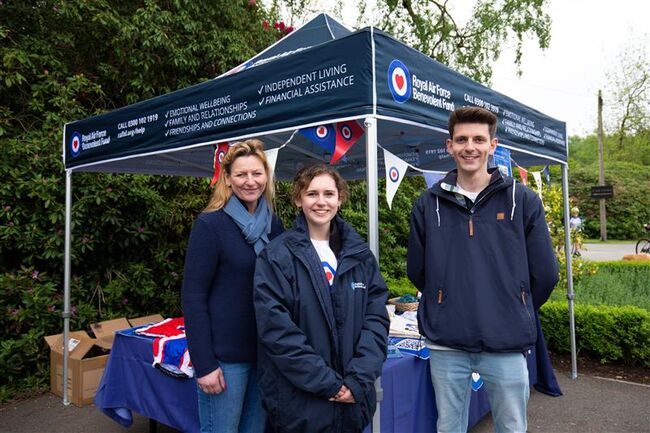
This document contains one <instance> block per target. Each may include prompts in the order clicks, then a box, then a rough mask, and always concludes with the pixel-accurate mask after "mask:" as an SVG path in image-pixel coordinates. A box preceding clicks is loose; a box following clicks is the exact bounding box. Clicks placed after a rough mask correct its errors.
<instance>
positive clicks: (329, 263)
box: [311, 239, 338, 286]
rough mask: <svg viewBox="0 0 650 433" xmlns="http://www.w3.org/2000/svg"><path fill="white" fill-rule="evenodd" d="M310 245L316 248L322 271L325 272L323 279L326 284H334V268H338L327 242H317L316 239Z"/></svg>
mask: <svg viewBox="0 0 650 433" xmlns="http://www.w3.org/2000/svg"><path fill="white" fill-rule="evenodd" d="M311 243H312V245H314V248H316V252H317V253H318V257H319V258H320V262H321V264H322V265H323V271H324V272H325V277H326V278H327V282H328V283H330V286H331V285H332V284H334V277H335V276H336V267H337V266H338V261H337V260H336V255H334V251H332V249H331V248H330V242H329V241H317V240H316V239H312V240H311Z"/></svg>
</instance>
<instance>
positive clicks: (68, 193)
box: [61, 170, 72, 406]
mask: <svg viewBox="0 0 650 433" xmlns="http://www.w3.org/2000/svg"><path fill="white" fill-rule="evenodd" d="M71 215H72V171H71V170H66V171H65V247H64V248H65V253H64V259H63V263H64V264H63V266H64V268H63V314H62V316H63V383H62V385H61V386H62V387H63V404H64V405H66V406H68V405H69V404H70V400H69V399H68V380H70V378H69V377H68V360H69V358H70V356H69V355H70V354H69V353H68V340H69V339H70V241H71V238H72V218H71Z"/></svg>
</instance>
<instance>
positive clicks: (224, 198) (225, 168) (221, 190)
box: [204, 139, 274, 212]
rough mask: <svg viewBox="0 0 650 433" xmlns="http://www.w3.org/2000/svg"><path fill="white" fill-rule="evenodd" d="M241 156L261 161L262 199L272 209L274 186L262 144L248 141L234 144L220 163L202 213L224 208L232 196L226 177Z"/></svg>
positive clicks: (253, 140) (255, 140)
mask: <svg viewBox="0 0 650 433" xmlns="http://www.w3.org/2000/svg"><path fill="white" fill-rule="evenodd" d="M242 156H257V157H258V158H259V159H260V161H262V164H263V165H264V171H265V172H266V176H267V181H266V188H264V197H265V198H266V204H267V205H268V206H269V207H270V208H271V209H273V196H274V185H273V179H272V173H271V168H270V167H269V162H268V160H267V159H266V154H265V153H264V143H262V142H261V141H260V140H257V139H250V140H246V141H239V142H237V143H234V144H233V145H232V146H230V149H228V152H227V153H226V154H225V155H224V157H223V160H222V161H221V171H220V172H219V179H218V180H217V185H216V186H215V188H214V192H213V193H212V196H211V197H210V201H209V202H208V205H207V206H206V207H205V209H204V212H208V211H215V210H219V209H221V208H222V207H224V206H225V204H226V202H228V200H229V199H230V197H231V196H232V189H230V188H228V185H226V176H230V172H231V170H232V164H233V163H234V162H235V160H236V159H237V158H239V157H242Z"/></svg>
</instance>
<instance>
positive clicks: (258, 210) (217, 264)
mask: <svg viewBox="0 0 650 433" xmlns="http://www.w3.org/2000/svg"><path fill="white" fill-rule="evenodd" d="M270 177H271V168H270V167H269V164H268V162H267V159H266V155H265V154H264V150H263V145H262V142H261V141H259V140H246V141H244V142H239V143H235V144H233V145H232V146H231V147H230V149H229V150H228V152H227V153H226V155H225V156H224V158H223V161H222V163H221V171H220V173H219V179H218V181H217V185H216V188H215V190H214V193H213V194H212V197H211V199H210V201H209V203H208V206H207V207H206V208H205V209H204V210H203V212H202V213H201V214H200V215H199V216H198V217H197V219H196V220H195V221H194V225H193V227H192V232H191V234H190V239H189V244H188V247H187V254H186V256H185V272H184V278H183V289H182V304H183V313H184V316H185V328H186V334H187V342H188V348H189V352H190V358H191V360H192V364H193V366H194V370H195V372H196V377H197V378H198V379H197V392H198V400H199V418H200V425H201V432H223V433H231V432H232V433H235V432H241V433H249V432H250V433H255V432H257V433H261V432H263V431H264V427H265V422H266V415H265V413H264V410H263V408H262V404H261V400H260V395H259V388H258V385H257V347H256V341H257V330H256V324H255V312H254V309H253V274H254V268H255V260H256V259H257V255H258V254H259V253H260V251H262V249H263V248H264V247H265V246H266V244H267V243H268V242H269V241H270V240H271V239H273V238H274V237H275V236H277V235H278V234H280V233H281V232H282V231H283V228H282V223H281V222H280V220H279V219H278V218H277V217H276V216H275V215H274V214H273V212H272V203H273V191H274V190H273V181H272V179H271V178H270Z"/></svg>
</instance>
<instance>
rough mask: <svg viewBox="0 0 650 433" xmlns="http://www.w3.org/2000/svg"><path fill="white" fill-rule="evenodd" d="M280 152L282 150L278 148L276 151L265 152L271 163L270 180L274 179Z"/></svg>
mask: <svg viewBox="0 0 650 433" xmlns="http://www.w3.org/2000/svg"><path fill="white" fill-rule="evenodd" d="M279 150H280V148H279V147H276V148H275V149H269V150H265V151H264V153H265V154H266V160H267V161H268V163H269V170H271V173H269V179H273V173H275V163H276V162H277V160H278V151H279Z"/></svg>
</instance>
